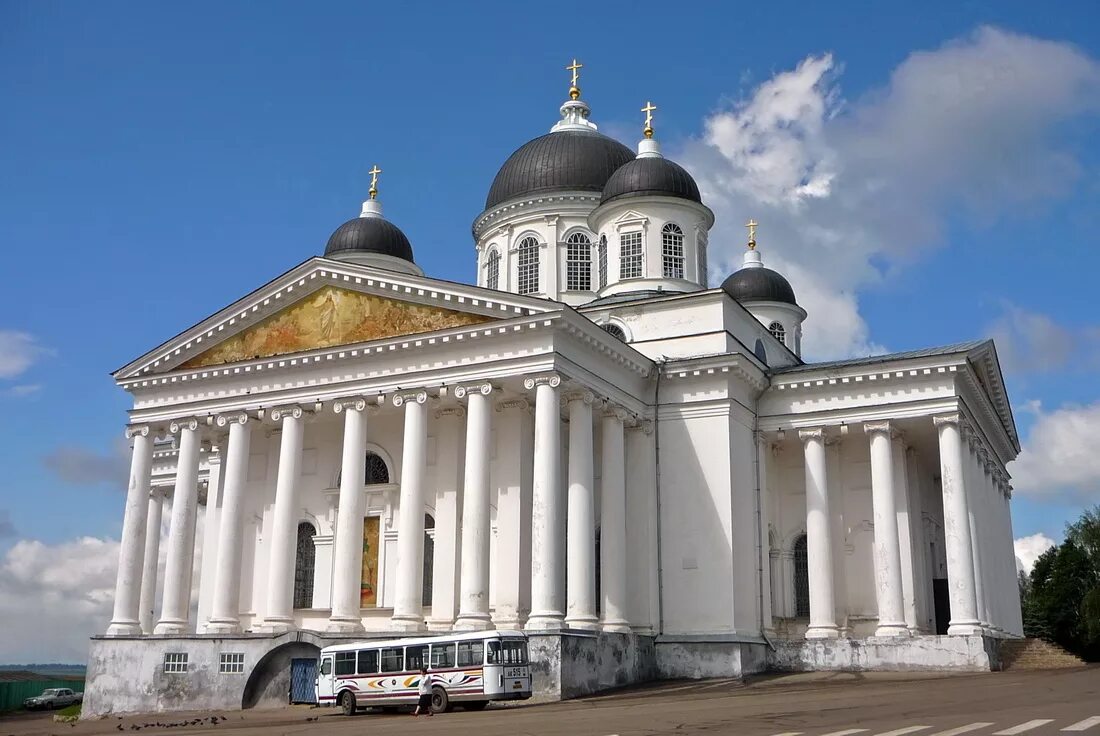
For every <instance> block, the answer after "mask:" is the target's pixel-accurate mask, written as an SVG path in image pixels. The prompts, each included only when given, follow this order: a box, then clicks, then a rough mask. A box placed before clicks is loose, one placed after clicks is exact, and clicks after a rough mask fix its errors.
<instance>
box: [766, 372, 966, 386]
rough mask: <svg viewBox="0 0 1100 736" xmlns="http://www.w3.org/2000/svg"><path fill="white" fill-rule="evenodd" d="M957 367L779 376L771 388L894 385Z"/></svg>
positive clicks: (940, 373) (775, 377)
mask: <svg viewBox="0 0 1100 736" xmlns="http://www.w3.org/2000/svg"><path fill="white" fill-rule="evenodd" d="M958 369H959V366H958V365H938V366H925V367H920V368H905V369H902V370H897V369H894V370H883V369H882V366H878V367H877V370H872V369H871V367H869V366H868V367H865V368H863V369H862V370H858V371H856V370H853V371H852V372H851V373H850V374H848V375H843V376H836V375H834V376H821V377H816V376H815V377H807V378H797V379H795V380H791V379H784V377H783V376H782V374H781V375H778V376H773V377H772V382H771V388H772V390H774V391H792V392H793V391H807V390H808V391H813V390H816V389H819V388H825V387H829V386H850V385H866V384H875V385H880V384H883V383H896V382H898V381H907V380H910V379H913V378H921V377H926V376H933V375H948V374H953V373H956V372H958Z"/></svg>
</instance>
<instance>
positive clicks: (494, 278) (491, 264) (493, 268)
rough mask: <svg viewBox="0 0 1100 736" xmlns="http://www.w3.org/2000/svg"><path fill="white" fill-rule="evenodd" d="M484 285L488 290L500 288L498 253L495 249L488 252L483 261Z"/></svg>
mask: <svg viewBox="0 0 1100 736" xmlns="http://www.w3.org/2000/svg"><path fill="white" fill-rule="evenodd" d="M485 285H486V286H487V287H489V288H490V289H499V288H500V253H498V252H497V250H496V248H494V249H492V250H491V251H489V257H488V258H487V259H485Z"/></svg>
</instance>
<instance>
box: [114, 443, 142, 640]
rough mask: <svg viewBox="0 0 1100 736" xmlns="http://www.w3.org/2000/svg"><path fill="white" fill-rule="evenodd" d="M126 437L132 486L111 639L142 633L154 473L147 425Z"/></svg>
mask: <svg viewBox="0 0 1100 736" xmlns="http://www.w3.org/2000/svg"><path fill="white" fill-rule="evenodd" d="M126 437H127V439H132V440H133V441H134V451H133V454H132V455H131V456H130V482H129V484H128V486H127V489H126V510H125V511H124V512H123V517H122V543H121V549H120V550H119V559H118V577H117V578H115V608H114V614H113V615H112V616H111V623H110V625H109V626H108V627H107V634H108V635H111V636H132V635H136V634H140V633H141V622H140V618H139V606H140V605H141V600H140V599H141V573H142V562H143V559H142V558H143V555H144V553H145V533H146V532H145V521H146V517H147V515H148V513H149V478H150V475H151V474H152V470H153V437H152V435H151V433H150V430H149V427H148V425H142V426H139V427H127V428H126Z"/></svg>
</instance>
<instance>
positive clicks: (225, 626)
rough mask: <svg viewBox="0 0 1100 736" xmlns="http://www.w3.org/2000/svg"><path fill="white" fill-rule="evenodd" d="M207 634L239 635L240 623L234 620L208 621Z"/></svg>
mask: <svg viewBox="0 0 1100 736" xmlns="http://www.w3.org/2000/svg"><path fill="white" fill-rule="evenodd" d="M204 633H207V634H239V633H241V622H240V621H237V620H235V619H226V618H223V619H214V618H212V619H210V620H209V621H208V622H207V623H206V631H205V632H204Z"/></svg>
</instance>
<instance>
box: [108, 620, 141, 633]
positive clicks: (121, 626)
mask: <svg viewBox="0 0 1100 736" xmlns="http://www.w3.org/2000/svg"><path fill="white" fill-rule="evenodd" d="M141 634H142V630H141V624H140V623H138V622H137V621H112V622H111V625H110V626H108V627H107V636H141Z"/></svg>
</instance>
